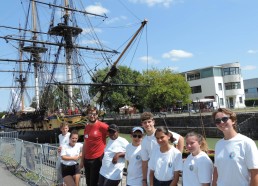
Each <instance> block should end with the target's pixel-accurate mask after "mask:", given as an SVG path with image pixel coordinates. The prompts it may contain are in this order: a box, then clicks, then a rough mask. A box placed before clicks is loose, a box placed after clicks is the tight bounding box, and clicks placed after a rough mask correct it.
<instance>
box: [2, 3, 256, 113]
mask: <svg viewBox="0 0 258 186" xmlns="http://www.w3.org/2000/svg"><path fill="white" fill-rule="evenodd" d="M47 2H50V1H47ZM83 3H84V5H85V6H86V10H88V11H94V12H95V13H105V14H106V15H107V16H108V17H109V18H108V19H107V20H106V22H105V24H102V25H101V26H100V27H99V28H98V29H96V32H98V34H99V35H100V38H101V40H102V41H104V42H105V44H106V45H108V46H110V47H111V48H114V49H118V50H119V46H120V45H121V43H123V42H125V41H126V40H127V39H128V38H129V36H130V35H132V33H133V32H134V31H136V29H137V28H138V27H139V23H140V22H141V21H142V20H144V19H147V20H148V25H147V29H146V30H145V31H144V34H143V36H142V37H143V38H142V40H141V43H140V45H139V49H138V50H137V53H136V54H135V56H134V60H133V63H132V64H131V67H132V68H134V69H136V70H139V71H142V70H146V68H147V66H148V68H152V67H154V68H158V69H162V68H171V69H174V70H175V71H177V72H184V71H188V70H193V69H197V68H204V67H207V66H213V65H220V64H224V63H231V62H239V63H240V65H241V68H242V75H243V78H244V79H250V78H257V77H258V73H257V72H258V69H257V61H258V11H257V7H258V1H257V0H98V1H95V0H89V1H86V0H84V1H83ZM0 12H1V17H0V24H1V25H9V26H15V27H17V25H18V24H19V22H21V23H22V24H23V22H24V18H23V17H24V12H23V10H22V8H21V3H20V1H19V0H8V1H5V3H4V6H1V7H0ZM115 29H116V30H118V32H115ZM0 35H6V33H5V32H4V30H3V29H2V28H0ZM146 43H147V44H148V45H147V47H146ZM146 48H148V51H147V49H146ZM11 55H14V53H12V52H11V51H9V50H8V48H6V43H5V41H4V40H3V39H1V41H0V58H7V57H10V56H11ZM147 56H148V57H147ZM147 59H148V65H147V63H146V61H147ZM124 63H125V62H124ZM10 65H11V64H10ZM4 68H5V69H7V68H8V64H6V63H4V62H0V70H1V69H4ZM1 76H2V75H1ZM6 82H7V79H6V78H4V77H3V76H2V78H1V79H0V86H1V85H3V84H5V83H6ZM8 95H9V94H8V93H7V90H4V89H0V97H1V105H0V111H1V110H5V109H6V108H7V105H8V103H7V100H8ZM2 98H4V99H2Z"/></svg>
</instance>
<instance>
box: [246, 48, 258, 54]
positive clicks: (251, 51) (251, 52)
mask: <svg viewBox="0 0 258 186" xmlns="http://www.w3.org/2000/svg"><path fill="white" fill-rule="evenodd" d="M247 53H249V54H256V53H258V50H252V49H251V50H248V51H247Z"/></svg>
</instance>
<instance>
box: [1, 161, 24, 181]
mask: <svg viewBox="0 0 258 186" xmlns="http://www.w3.org/2000/svg"><path fill="white" fill-rule="evenodd" d="M0 180H1V181H0V185H1V186H16V185H17V186H28V184H27V183H25V182H24V181H22V180H21V179H19V178H17V177H16V176H15V175H13V174H12V173H11V172H10V171H9V170H8V169H6V166H5V165H4V164H3V163H1V162H0Z"/></svg>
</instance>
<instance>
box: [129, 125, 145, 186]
mask: <svg viewBox="0 0 258 186" xmlns="http://www.w3.org/2000/svg"><path fill="white" fill-rule="evenodd" d="M143 134H144V131H143V129H142V128H141V127H134V128H133V129H132V132H131V138H132V143H130V144H128V145H127V147H126V152H125V159H126V161H127V165H128V166H127V177H126V185H127V186H142V158H141V142H142V138H143Z"/></svg>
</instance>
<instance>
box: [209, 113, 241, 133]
mask: <svg viewBox="0 0 258 186" xmlns="http://www.w3.org/2000/svg"><path fill="white" fill-rule="evenodd" d="M219 112H222V113H224V114H227V115H229V118H230V119H231V120H232V121H233V122H235V124H234V125H233V128H234V129H235V130H237V116H236V113H235V112H233V111H231V110H229V109H226V108H218V110H216V111H214V112H213V113H212V118H213V120H214V121H215V116H216V115H217V114H218V113H219Z"/></svg>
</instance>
